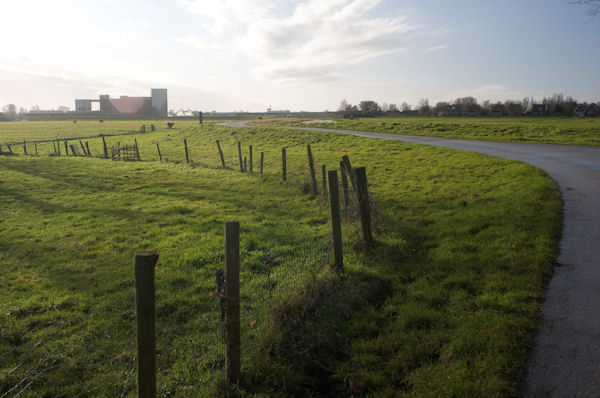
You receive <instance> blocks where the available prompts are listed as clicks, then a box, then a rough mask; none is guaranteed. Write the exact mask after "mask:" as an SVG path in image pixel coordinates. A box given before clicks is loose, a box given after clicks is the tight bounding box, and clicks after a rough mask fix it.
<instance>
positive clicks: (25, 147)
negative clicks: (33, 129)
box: [23, 140, 28, 155]
mask: <svg viewBox="0 0 600 398" xmlns="http://www.w3.org/2000/svg"><path fill="white" fill-rule="evenodd" d="M23 154H24V155H27V154H28V153H27V142H25V140H23Z"/></svg>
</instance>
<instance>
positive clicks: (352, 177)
mask: <svg viewBox="0 0 600 398" xmlns="http://www.w3.org/2000/svg"><path fill="white" fill-rule="evenodd" d="M342 162H343V163H344V166H345V167H346V174H348V177H350V182H351V183H352V191H353V192H354V195H356V192H357V188H356V175H355V173H354V169H353V168H352V164H350V158H349V157H348V155H344V156H342Z"/></svg>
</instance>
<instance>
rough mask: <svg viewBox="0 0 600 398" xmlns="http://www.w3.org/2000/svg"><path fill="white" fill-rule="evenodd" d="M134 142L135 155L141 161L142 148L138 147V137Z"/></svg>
mask: <svg viewBox="0 0 600 398" xmlns="http://www.w3.org/2000/svg"><path fill="white" fill-rule="evenodd" d="M133 142H135V157H136V158H137V160H138V162H139V161H140V160H141V159H140V148H139V147H138V143H137V139H136V138H134V139H133Z"/></svg>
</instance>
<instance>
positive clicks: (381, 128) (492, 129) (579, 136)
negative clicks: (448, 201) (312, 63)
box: [254, 116, 600, 145]
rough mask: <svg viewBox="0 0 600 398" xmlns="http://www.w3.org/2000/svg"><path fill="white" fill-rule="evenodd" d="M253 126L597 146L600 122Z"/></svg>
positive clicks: (412, 120) (385, 120)
mask: <svg viewBox="0 0 600 398" xmlns="http://www.w3.org/2000/svg"><path fill="white" fill-rule="evenodd" d="M254 124H255V125H263V126H264V125H272V126H296V127H307V126H311V127H321V128H336V129H346V130H358V131H371V132H377V133H388V134H404V135H421V136H430V137H444V138H462V139H471V140H488V141H512V142H535V143H544V144H562V145H600V118H581V119H579V118H566V117H565V118H559V117H531V116H526V117H376V118H359V119H354V120H351V119H331V120H329V121H326V122H325V123H323V121H322V120H321V121H315V122H312V121H311V120H310V119H300V118H296V119H294V118H286V119H266V120H264V121H256V122H254Z"/></svg>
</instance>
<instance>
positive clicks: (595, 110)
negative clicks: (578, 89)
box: [585, 102, 600, 116]
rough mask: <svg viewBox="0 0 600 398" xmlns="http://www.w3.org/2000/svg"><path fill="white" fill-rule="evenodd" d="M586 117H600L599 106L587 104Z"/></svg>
mask: <svg viewBox="0 0 600 398" xmlns="http://www.w3.org/2000/svg"><path fill="white" fill-rule="evenodd" d="M585 115H586V116H600V106H599V105H598V104H596V103H594V102H592V103H591V104H588V106H587V107H586V109H585Z"/></svg>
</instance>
